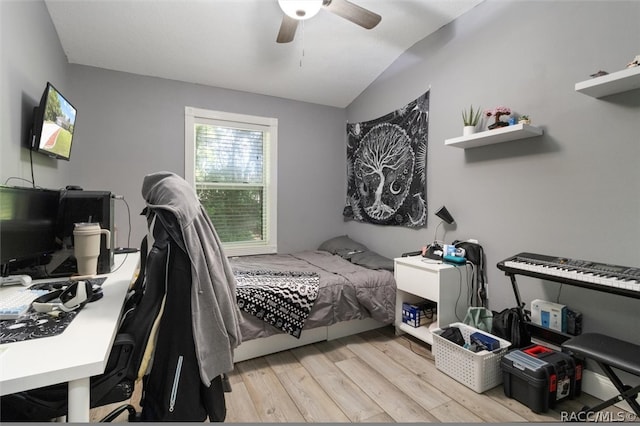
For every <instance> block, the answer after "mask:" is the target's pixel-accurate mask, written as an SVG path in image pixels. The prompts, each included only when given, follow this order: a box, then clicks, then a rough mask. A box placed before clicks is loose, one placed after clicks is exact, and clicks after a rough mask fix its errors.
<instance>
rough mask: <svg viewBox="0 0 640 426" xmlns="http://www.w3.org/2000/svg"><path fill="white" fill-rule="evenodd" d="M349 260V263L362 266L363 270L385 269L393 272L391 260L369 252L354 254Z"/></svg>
mask: <svg viewBox="0 0 640 426" xmlns="http://www.w3.org/2000/svg"><path fill="white" fill-rule="evenodd" d="M349 260H350V261H351V263H354V264H356V265H360V266H364V267H365V268H369V269H386V270H388V271H392V272H393V260H392V259H389V258H388V257H384V256H382V255H379V254H378V253H376V252H374V251H371V250H365V251H362V252H359V253H354V254H353V255H351V259H349Z"/></svg>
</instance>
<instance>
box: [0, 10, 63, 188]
mask: <svg viewBox="0 0 640 426" xmlns="http://www.w3.org/2000/svg"><path fill="white" fill-rule="evenodd" d="M0 43H1V44H0V58H1V59H0V60H1V63H0V93H1V94H2V96H0V117H1V120H2V121H1V123H2V125H1V126H0V152H1V155H0V183H5V182H7V179H9V178H13V179H10V180H9V181H8V182H7V183H8V184H9V185H15V186H30V183H29V182H25V181H24V180H22V179H27V180H29V181H31V165H30V159H29V150H28V149H26V148H25V146H26V144H27V139H28V138H29V132H28V129H29V127H30V126H31V120H32V115H33V107H34V106H37V105H38V104H39V103H40V97H41V96H42V92H43V91H44V89H45V86H46V84H47V81H50V82H51V83H52V84H53V85H54V86H56V88H57V89H59V90H60V91H61V92H62V93H64V94H66V92H67V90H68V89H69V84H68V81H67V67H68V65H67V59H66V57H65V54H64V51H63V50H62V46H60V41H59V40H58V34H57V33H56V30H55V28H54V27H53V23H52V22H51V18H50V17H49V12H48V11H47V8H46V6H45V5H44V3H43V2H40V1H38V2H35V1H13V0H2V1H0ZM69 166H70V164H69V163H67V162H64V161H57V160H53V159H50V158H49V157H46V156H44V155H42V154H37V153H34V155H33V169H34V177H35V181H36V185H39V186H42V187H45V188H59V187H61V186H64V185H65V182H66V181H67V179H68V176H69V172H70V171H69V170H70V167H69Z"/></svg>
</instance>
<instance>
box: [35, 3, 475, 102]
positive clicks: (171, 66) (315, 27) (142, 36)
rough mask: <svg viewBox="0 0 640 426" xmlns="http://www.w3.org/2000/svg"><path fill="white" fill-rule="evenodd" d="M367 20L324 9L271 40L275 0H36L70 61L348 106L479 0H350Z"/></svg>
mask: <svg viewBox="0 0 640 426" xmlns="http://www.w3.org/2000/svg"><path fill="white" fill-rule="evenodd" d="M351 1H352V2H353V3H355V4H357V5H359V6H361V7H364V8H366V9H369V10H371V11H373V12H375V13H377V14H379V15H381V16H382V21H381V22H380V24H378V25H377V26H376V27H375V28H373V29H371V30H366V29H364V28H362V27H360V26H358V25H356V24H354V23H352V22H349V21H347V20H346V19H343V18H341V17H339V16H337V15H335V14H332V13H330V12H328V11H327V10H324V9H323V10H321V11H320V12H319V13H318V14H317V15H316V16H314V17H313V18H311V19H308V20H306V21H303V22H301V23H300V24H299V25H298V29H297V32H296V35H295V39H294V40H293V41H292V42H290V43H280V44H279V43H276V36H277V34H278V31H279V28H280V23H281V21H282V16H283V13H282V11H281V9H280V7H279V5H278V1H277V0H45V3H46V6H47V8H48V10H49V14H50V15H51V19H52V21H53V24H54V26H55V28H56V31H57V32H58V36H59V38H60V42H61V44H62V47H63V49H64V51H65V53H66V55H67V59H68V61H69V63H73V64H81V65H89V66H93V67H99V68H105V69H110V70H116V71H124V72H128V73H134V74H141V75H146V76H154V77H161V78H167V79H172V80H178V81H184V82H190V83H197V84H203V85H208V86H214V87H220V88H225V89H233V90H240V91H246V92H252V93H258V94H264V95H271V96H277V97H281V98H286V99H293V100H298V101H304V102H311V103H316V104H321V105H329V106H335V107H346V106H348V105H349V104H350V103H351V102H352V101H353V100H354V99H355V98H356V97H357V96H358V95H359V94H360V93H362V91H363V90H365V89H366V88H367V86H369V84H371V83H372V82H373V81H374V80H375V79H376V78H377V77H378V76H379V75H380V74H381V73H382V72H383V71H384V70H385V69H386V68H387V67H388V66H389V65H390V64H391V63H392V62H393V61H394V60H396V59H397V58H398V57H399V56H400V55H401V54H402V53H403V52H404V51H405V50H407V49H408V48H409V47H411V46H412V45H414V44H415V43H416V42H418V41H419V40H421V39H423V38H424V37H426V36H427V35H429V34H431V33H432V32H434V31H436V30H437V29H439V28H440V27H442V26H443V25H446V24H447V23H449V22H451V21H452V20H454V19H455V18H456V17H458V16H460V15H461V14H463V13H465V12H466V11H468V10H469V9H471V8H472V7H474V6H476V5H477V4H478V3H480V2H481V1H482V0H351Z"/></svg>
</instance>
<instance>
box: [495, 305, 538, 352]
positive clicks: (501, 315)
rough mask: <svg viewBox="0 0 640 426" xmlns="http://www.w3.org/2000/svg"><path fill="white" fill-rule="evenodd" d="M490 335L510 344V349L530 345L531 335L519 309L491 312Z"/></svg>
mask: <svg viewBox="0 0 640 426" xmlns="http://www.w3.org/2000/svg"><path fill="white" fill-rule="evenodd" d="M491 334H493V335H494V336H498V337H501V338H503V339H505V340H508V341H509V342H511V348H523V347H525V346H528V345H530V344H531V334H530V333H529V329H528V328H527V324H526V321H525V318H524V314H523V312H522V310H521V309H520V308H508V309H504V310H502V311H500V312H496V311H493V324H492V326H491Z"/></svg>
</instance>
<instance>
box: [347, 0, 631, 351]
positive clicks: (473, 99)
mask: <svg viewBox="0 0 640 426" xmlns="http://www.w3.org/2000/svg"><path fill="white" fill-rule="evenodd" d="M639 19H640V3H638V2H614V1H606V2H605V1H600V2H595V1H589V2H569V1H562V2H549V1H544V2H539V1H538V2H530V1H527V2H505V1H491V0H489V1H487V2H484V3H482V4H480V5H479V6H477V7H476V8H474V9H473V10H471V11H470V12H468V13H467V14H465V15H463V16H462V17H460V18H459V19H457V20H456V21H454V22H453V23H451V24H450V25H447V26H445V27H443V28H441V29H440V30H439V31H438V32H437V33H435V34H433V35H432V36H430V37H428V38H426V39H424V40H422V41H421V42H419V43H417V44H416V45H414V46H413V47H412V48H411V49H410V50H409V51H407V52H406V53H405V54H404V55H402V57H400V58H399V59H398V60H397V61H396V62H395V63H394V64H393V65H392V66H391V67H389V68H388V69H387V70H386V71H385V72H384V73H383V74H382V75H381V76H380V77H379V78H378V79H377V81H376V82H375V83H374V84H372V85H371V86H370V87H369V88H368V89H367V90H366V91H365V92H364V93H363V94H362V95H361V96H360V97H359V98H358V99H356V100H355V102H353V103H352V104H351V105H350V106H349V107H348V108H347V118H348V121H350V122H357V121H362V120H369V119H372V118H375V117H378V116H381V115H383V114H385V113H387V112H390V111H392V110H393V109H396V108H398V107H400V106H402V105H404V104H406V103H407V102H409V101H411V100H413V99H414V98H415V97H417V96H418V95H420V94H421V93H422V92H423V91H424V90H425V89H427V88H428V87H429V85H431V102H430V113H431V115H430V123H429V132H430V135H429V149H428V162H427V164H428V172H427V174H428V176H427V178H428V183H427V191H428V197H427V201H428V204H429V218H428V221H429V223H428V226H427V227H426V228H423V229H421V230H409V229H401V228H395V227H379V226H373V225H365V224H361V223H356V222H349V223H348V224H347V226H346V231H347V233H348V234H349V235H350V236H352V237H354V238H355V239H357V240H360V241H363V242H365V243H366V244H367V245H369V246H370V247H374V248H376V249H377V250H379V251H380V252H382V253H383V254H385V255H387V256H389V257H394V256H398V255H400V254H401V253H402V252H405V251H410V250H416V249H419V248H420V247H421V246H423V245H424V244H425V243H427V242H430V241H433V239H434V231H435V227H436V225H437V224H438V222H439V219H438V218H437V217H435V216H434V215H433V213H434V212H435V210H436V209H437V208H439V207H440V206H441V205H443V204H444V205H446V206H447V208H448V209H449V211H450V212H451V214H452V215H453V217H454V218H455V219H456V222H457V225H456V226H454V227H447V228H446V229H447V234H446V240H447V241H448V242H450V241H453V240H454V239H459V240H466V239H469V238H475V239H478V240H479V241H480V244H482V246H483V248H484V249H485V251H486V255H487V261H488V265H489V267H488V281H489V298H490V306H491V307H492V308H493V309H502V308H505V307H510V306H515V300H514V296H513V292H512V290H511V287H510V283H509V280H508V278H507V277H506V276H504V274H502V273H501V272H500V271H499V270H498V269H497V268H496V266H495V265H496V263H497V262H499V261H500V260H503V259H505V258H507V257H509V256H511V255H514V254H516V253H519V252H523V251H530V252H534V253H542V254H549V255H556V256H566V257H571V258H578V259H587V260H597V261H601V262H607V263H614V264H620V265H633V266H640V249H639V243H640V167H638V161H639V160H640V136H639V135H640V120H639V119H640V91H639V90H636V91H632V92H628V93H625V94H621V95H616V96H611V97H609V98H606V99H594V98H591V97H588V96H586V95H583V94H581V93H578V92H575V90H574V85H575V83H576V82H579V81H583V80H586V79H589V74H591V73H593V72H595V71H598V70H601V69H602V70H607V71H609V72H613V71H617V70H621V69H623V68H624V67H625V66H626V64H627V63H628V62H630V61H631V60H632V59H633V57H634V56H635V55H637V54H640V50H639V45H638V42H639V41H640V26H639V25H638V22H639ZM470 104H474V105H476V106H478V105H481V106H482V107H484V108H492V107H495V106H499V105H506V106H509V107H511V108H512V109H514V110H515V111H516V112H518V113H521V114H523V113H528V114H530V115H531V117H532V119H533V124H535V125H537V126H540V127H542V128H543V129H544V135H543V136H541V137H536V138H532V139H523V140H519V141H513V142H506V143H503V144H497V145H492V146H486V147H481V148H475V149H471V150H462V149H459V148H453V147H445V146H444V140H445V139H448V138H453V137H457V136H460V135H462V119H461V116H460V114H461V111H462V110H463V109H464V108H468V106H469V105H470ZM485 123H486V120H485ZM442 236H443V228H442V227H441V228H440V230H439V232H438V239H442ZM518 282H519V284H520V286H519V287H520V291H521V294H522V297H523V299H524V300H525V301H527V302H530V301H531V300H532V299H536V298H541V299H546V300H551V301H556V300H559V301H560V303H565V304H568V305H570V306H572V307H574V308H575V309H577V310H580V311H583V313H584V315H585V328H586V329H587V330H591V331H604V332H609V333H611V334H612V335H615V336H620V337H623V338H625V337H626V338H628V339H629V340H633V341H636V343H640V340H639V339H640V335H639V334H638V331H637V328H636V327H635V324H637V323H638V313H637V312H638V306H639V305H638V300H632V299H629V298H624V297H620V296H612V295H607V294H602V293H597V292H593V291H589V290H584V289H579V288H575V287H571V286H564V287H563V288H562V289H561V288H560V286H559V285H557V284H550V283H541V282H540V281H539V280H533V279H527V278H519V279H518ZM627 324H628V325H631V324H633V325H634V326H633V327H628V326H627Z"/></svg>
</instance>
